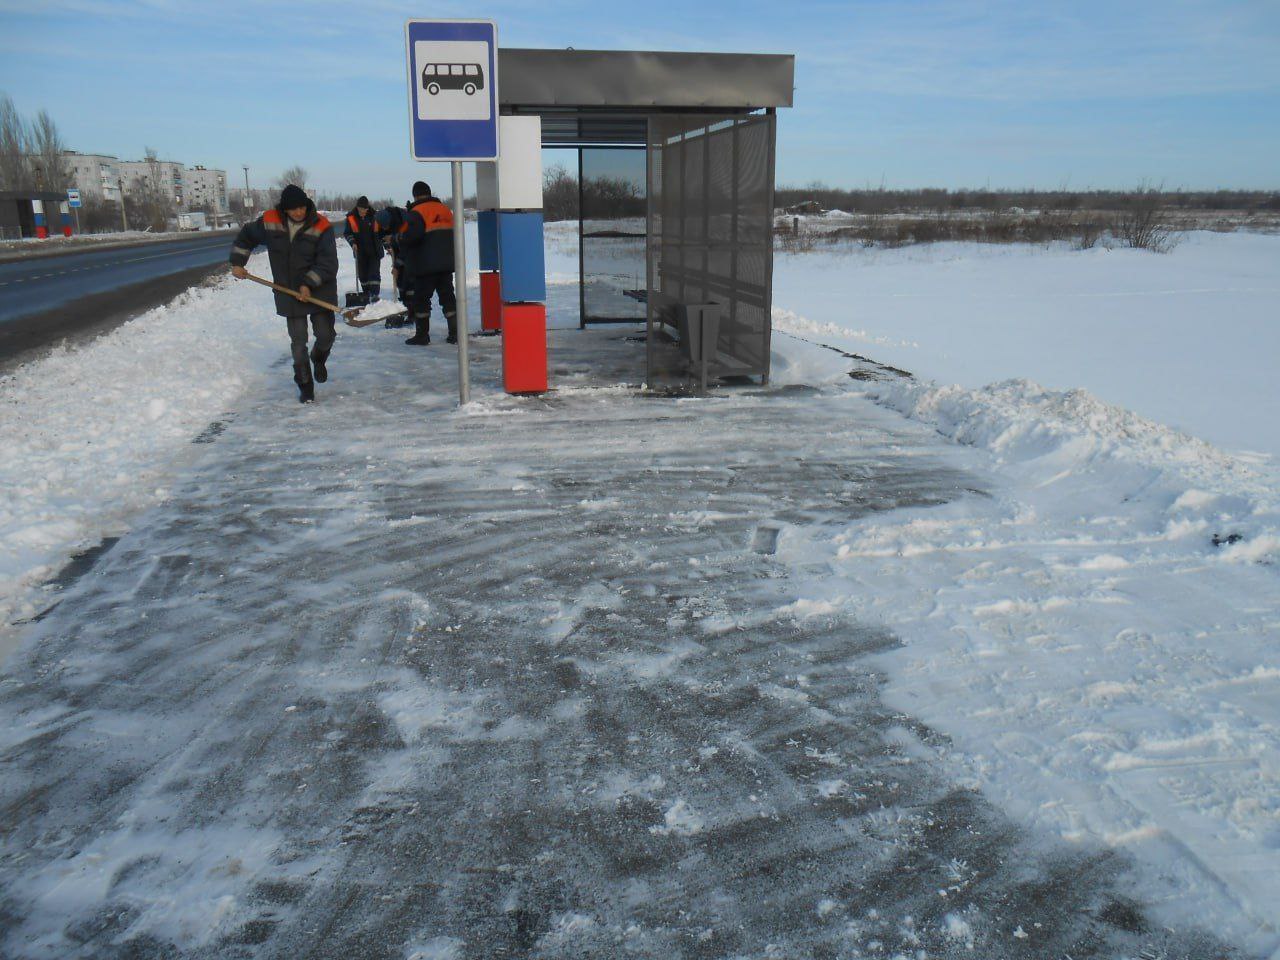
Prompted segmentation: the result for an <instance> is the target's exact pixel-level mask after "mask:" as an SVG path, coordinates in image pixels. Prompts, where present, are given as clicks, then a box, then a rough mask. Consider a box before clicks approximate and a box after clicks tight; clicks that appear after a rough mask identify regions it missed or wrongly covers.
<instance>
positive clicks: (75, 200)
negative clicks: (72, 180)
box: [67, 187, 80, 236]
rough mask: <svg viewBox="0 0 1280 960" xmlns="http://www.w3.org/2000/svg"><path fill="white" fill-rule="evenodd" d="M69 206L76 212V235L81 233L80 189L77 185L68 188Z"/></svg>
mask: <svg viewBox="0 0 1280 960" xmlns="http://www.w3.org/2000/svg"><path fill="white" fill-rule="evenodd" d="M67 206H69V207H70V208H71V209H72V210H74V211H75V212H76V236H79V235H80V191H79V190H77V189H76V188H75V187H68V188H67Z"/></svg>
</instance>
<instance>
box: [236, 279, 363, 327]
mask: <svg viewBox="0 0 1280 960" xmlns="http://www.w3.org/2000/svg"><path fill="white" fill-rule="evenodd" d="M248 277H249V279H250V280H252V281H253V282H254V283H260V284H262V285H263V286H264V287H270V288H271V289H272V290H275V291H276V292H277V293H287V294H288V295H289V296H291V297H293V298H294V299H295V300H301V301H302V302H303V303H314V304H315V305H316V306H317V307H324V309H326V310H332V311H333V312H334V313H337V314H340V315H341V316H342V319H343V320H345V321H346V322H347V325H348V326H352V327H367V326H369V325H370V324H373V323H377V322H378V321H379V320H381V319H383V318H382V317H374V318H373V319H372V320H358V319H356V315H357V314H358V313H359V312H360V311H361V310H363V309H364V307H352V308H351V309H350V310H343V309H342V308H340V307H339V306H338V305H337V304H334V303H326V302H325V301H324V300H318V299H316V298H315V297H304V296H303V295H302V294H300V293H299V292H298V291H297V290H290V289H289V288H288V287H282V286H281V285H280V284H278V283H272V282H271V281H270V280H267V279H265V278H263V277H258V276H254V275H253V274H252V273H250V274H248Z"/></svg>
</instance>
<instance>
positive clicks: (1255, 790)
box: [779, 378, 1280, 953]
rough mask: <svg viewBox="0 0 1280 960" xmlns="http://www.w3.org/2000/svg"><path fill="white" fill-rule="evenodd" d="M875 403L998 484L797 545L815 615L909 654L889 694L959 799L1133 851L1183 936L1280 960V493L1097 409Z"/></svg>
mask: <svg viewBox="0 0 1280 960" xmlns="http://www.w3.org/2000/svg"><path fill="white" fill-rule="evenodd" d="M862 389H865V391H866V392H867V393H868V394H869V395H870V396H872V397H873V398H874V399H876V400H877V401H878V402H879V403H881V404H882V405H885V406H887V407H889V408H892V409H893V410H896V411H899V412H901V413H903V414H905V415H907V416H909V417H911V418H913V419H916V420H919V421H921V422H923V423H925V424H928V425H930V426H932V427H934V428H936V429H937V430H938V431H939V432H940V433H942V434H943V435H945V436H947V437H949V438H951V439H953V440H955V441H957V442H958V443H960V444H963V445H965V446H963V447H957V448H956V449H955V451H954V457H955V459H956V461H957V464H956V465H957V466H959V467H961V468H962V469H965V470H967V471H968V472H970V473H972V474H975V475H977V476H979V477H985V478H986V479H985V481H984V482H983V484H982V487H983V489H975V490H972V491H957V499H956V500H955V501H953V502H951V503H949V504H946V505H943V506H940V507H928V508H910V509H901V510H897V511H893V512H891V513H889V514H883V513H882V514H873V515H871V516H869V517H867V518H865V519H861V520H858V521H856V522H853V523H850V524H848V525H845V526H843V527H842V528H841V529H839V530H838V531H837V532H835V533H832V532H830V531H824V530H820V529H815V528H788V529H787V530H784V532H783V535H782V537H781V538H780V542H779V544H780V545H779V556H780V557H781V558H783V559H785V560H788V561H790V562H791V563H792V564H793V565H794V566H795V569H796V571H797V573H798V574H800V573H802V572H804V571H808V572H809V575H810V576H811V577H812V571H813V569H814V567H813V565H814V563H815V562H818V561H820V560H822V559H825V560H826V561H827V563H828V565H829V569H830V571H831V575H830V576H829V577H823V578H819V579H814V580H812V581H811V583H810V584H809V585H808V587H807V590H806V593H805V596H806V599H807V602H808V603H809V604H811V605H814V606H821V605H822V604H824V603H825V604H828V605H830V606H831V607H833V608H836V609H840V610H843V611H844V612H846V613H847V614H848V615H850V616H852V617H854V618H856V619H857V620H859V621H861V622H870V623H878V624H881V625H883V626H885V627H886V628H887V629H889V630H891V631H893V632H894V633H895V634H897V635H898V636H899V637H900V638H901V639H902V640H903V641H904V645H903V646H902V647H901V648H899V649H897V650H895V651H894V652H892V653H889V654H886V655H884V656H883V664H884V666H885V668H886V671H887V674H888V687H887V690H886V697H887V699H888V701H889V702H890V703H891V704H893V705H894V706H896V707H898V708H900V709H902V710H903V711H904V712H905V713H907V714H910V715H912V716H915V717H918V718H919V719H921V720H922V721H924V722H925V723H927V724H929V725H931V726H933V727H934V728H936V729H938V730H939V731H940V732H942V733H944V734H946V735H947V736H948V737H949V738H950V739H951V742H952V744H953V746H954V749H953V750H952V751H951V752H950V759H951V761H952V762H953V764H954V767H955V774H956V775H957V777H959V778H960V779H961V780H962V782H967V783H969V784H971V785H972V786H974V787H977V788H980V789H982V790H983V791H984V792H985V793H986V794H987V795H988V796H990V797H992V798H993V799H994V800H995V801H996V802H997V803H998V804H1000V805H1001V806H1002V807H1004V808H1005V809H1007V810H1009V811H1011V812H1012V813H1014V814H1015V815H1018V816H1020V817H1022V818H1024V819H1025V820H1027V821H1029V822H1031V823H1032V824H1034V825H1035V826H1037V827H1039V828H1044V829H1047V830H1049V831H1052V832H1054V833H1056V834H1058V835H1060V836H1061V837H1063V838H1064V839H1066V840H1068V841H1072V842H1078V843H1081V844H1086V845H1108V846H1114V847H1118V848H1121V849H1124V850H1126V851H1128V852H1130V853H1132V854H1133V855H1135V856H1136V857H1137V859H1138V862H1139V863H1141V864H1144V865H1145V867H1146V869H1145V870H1144V871H1143V874H1142V876H1143V878H1144V880H1143V882H1144V883H1145V885H1146V887H1145V889H1143V890H1142V891H1141V895H1142V898H1143V899H1144V900H1147V901H1149V902H1152V903H1154V904H1156V905H1157V907H1158V908H1163V909H1165V910H1167V911H1168V916H1169V917H1170V918H1181V919H1182V920H1185V919H1186V918H1187V917H1189V916H1197V917H1199V918H1201V920H1202V922H1204V923H1205V924H1206V925H1209V926H1211V927H1213V928H1215V929H1217V930H1219V931H1220V932H1222V933H1224V934H1225V935H1227V936H1230V937H1232V938H1235V939H1237V940H1238V941H1240V942H1242V943H1245V944H1246V945H1248V946H1249V947H1250V948H1252V949H1256V950H1260V951H1265V952H1268V953H1269V952H1270V951H1273V950H1275V949H1276V948H1277V947H1280V906H1277V905H1280V870H1277V869H1276V863H1277V862H1280V827H1278V826H1277V824H1280V650H1278V649H1277V647H1276V639H1277V637H1280V483H1277V481H1276V479H1275V478H1274V476H1272V475H1269V474H1268V473H1267V472H1266V471H1265V470H1259V469H1257V468H1256V467H1255V466H1252V465H1250V464H1248V463H1246V462H1243V461H1241V460H1239V459H1237V458H1235V457H1232V456H1230V455H1228V454H1225V453H1223V452H1222V451H1220V450H1218V449H1216V448H1214V447H1212V446H1210V445H1209V444H1206V443H1204V442H1202V441H1199V440H1196V439H1194V438H1192V437H1189V436H1187V435H1185V434H1182V433H1179V432H1178V431H1176V430H1173V429H1170V428H1168V427H1165V426H1163V425H1161V424H1158V423H1155V422H1153V421H1150V420H1147V419H1145V418H1143V417H1140V416H1137V415H1136V414H1133V413H1132V412H1130V411H1127V410H1123V409H1121V408H1118V407H1115V406H1111V405H1108V404H1106V403H1103V402H1101V401H1100V400H1098V399H1097V398H1096V397H1094V396H1092V395H1091V394H1089V393H1088V392H1087V391H1084V390H1071V391H1066V392H1058V391H1052V390H1046V389H1045V388H1043V387H1041V386H1038V385H1037V384H1034V383H1031V382H1030V381H1027V380H1010V381H1004V382H1000V383H996V384H992V385H990V386H988V387H984V388H981V389H967V388H964V387H960V386H940V385H938V384H935V383H929V382H923V383H922V382H918V381H914V380H910V379H906V378H886V379H877V380H872V381H869V382H867V383H866V384H865V385H863V387H862ZM780 613H781V614H783V615H790V616H798V615H799V614H798V613H796V612H791V611H780Z"/></svg>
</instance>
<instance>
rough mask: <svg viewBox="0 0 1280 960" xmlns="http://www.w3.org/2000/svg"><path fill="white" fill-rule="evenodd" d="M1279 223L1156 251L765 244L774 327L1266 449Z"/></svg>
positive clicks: (1271, 447) (1279, 281) (1277, 329)
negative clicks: (774, 247)
mask: <svg viewBox="0 0 1280 960" xmlns="http://www.w3.org/2000/svg"><path fill="white" fill-rule="evenodd" d="M1278 302H1280V236H1276V235H1273V234H1259V233H1210V232H1204V231H1201V232H1195V233H1188V234H1184V235H1183V236H1182V239H1181V242H1179V243H1178V245H1177V246H1176V247H1175V248H1174V249H1173V250H1172V251H1171V252H1170V253H1167V254H1153V253H1148V252H1146V251H1143V250H1127V249H1107V248H1104V247H1098V248H1095V249H1093V250H1083V251H1082V250H1073V249H1071V248H1070V247H1068V246H1067V245H1065V244H1064V245H1061V246H1053V247H1047V248H1046V247H1035V246H1025V245H1010V246H1004V245H993V244H976V243H963V244H962V243H942V244H934V245H926V246H916V247H905V248H901V249H891V250H886V249H877V248H873V249H862V248H861V247H859V246H857V245H856V244H852V243H846V244H842V245H839V246H836V247H834V248H826V247H819V248H818V249H817V250H814V251H812V252H808V253H797V254H787V253H779V254H778V256H777V258H776V264H775V271H774V306H775V308H776V313H775V324H776V325H777V328H778V329H784V330H792V331H794V332H796V333H799V334H801V335H803V336H812V337H814V338H815V339H821V340H823V341H824V342H827V343H837V344H840V345H843V346H846V347H848V348H850V349H851V350H853V352H856V353H864V354H869V355H871V356H873V357H874V358H875V359H877V360H879V361H881V362H883V363H889V364H893V365H894V366H899V367H902V368H904V369H906V370H910V371H912V372H913V373H915V374H917V375H919V376H922V377H926V378H928V379H932V380H938V381H940V382H942V383H958V384H961V385H963V386H966V387H981V386H984V385H986V384H989V383H993V382H997V381H1000V380H1008V379H1011V378H1027V379H1030V380H1033V381H1035V382H1036V383H1039V384H1041V385H1043V386H1045V387H1048V388H1050V389H1054V390H1069V389H1072V388H1075V387H1082V388H1084V389H1086V390H1088V391H1090V392H1091V393H1093V394H1094V395H1096V396H1097V397H1098V398H1099V399H1101V400H1103V401H1105V402H1107V403H1111V404H1116V405H1118V406H1121V407H1125V408H1127V409H1129V410H1133V411H1135V412H1136V413H1139V414H1142V415H1143V416H1146V417H1149V418H1151V419H1153V420H1157V421H1159V422H1161V423H1164V424H1167V425H1169V426H1173V427H1177V428H1179V429H1182V430H1185V431H1187V432H1189V433H1192V434H1194V435H1196V436H1199V437H1202V438H1204V439H1206V440H1208V441H1210V442H1211V443H1214V444H1216V445H1218V446H1220V447H1222V448H1224V449H1227V450H1232V451H1236V452H1242V451H1260V452H1262V453H1266V454H1269V455H1271V456H1280V389H1277V388H1276V369H1275V368H1276V358H1277V357H1280V322H1277V319H1276V318H1277V310H1276V304H1277V303H1278Z"/></svg>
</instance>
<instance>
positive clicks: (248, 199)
mask: <svg viewBox="0 0 1280 960" xmlns="http://www.w3.org/2000/svg"><path fill="white" fill-rule="evenodd" d="M242 166H243V167H244V216H245V219H246V220H248V219H249V211H250V210H252V209H253V194H251V193H250V192H249V165H248V164H247V163H245V164H242Z"/></svg>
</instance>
